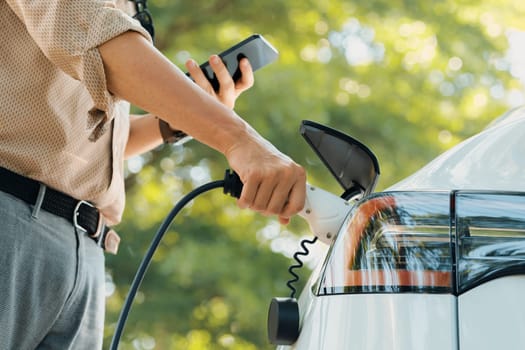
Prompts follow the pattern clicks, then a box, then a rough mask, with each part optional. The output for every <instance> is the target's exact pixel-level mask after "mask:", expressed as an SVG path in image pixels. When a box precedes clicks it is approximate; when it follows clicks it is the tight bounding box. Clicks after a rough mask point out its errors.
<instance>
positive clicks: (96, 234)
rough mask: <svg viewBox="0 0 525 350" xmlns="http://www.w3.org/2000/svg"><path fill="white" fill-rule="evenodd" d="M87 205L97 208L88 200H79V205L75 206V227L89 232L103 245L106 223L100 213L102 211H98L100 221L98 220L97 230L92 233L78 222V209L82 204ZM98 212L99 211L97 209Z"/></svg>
mask: <svg viewBox="0 0 525 350" xmlns="http://www.w3.org/2000/svg"><path fill="white" fill-rule="evenodd" d="M83 204H84V205H87V206H88V207H91V208H94V209H96V208H95V206H94V205H93V204H91V203H89V202H87V201H84V200H82V201H78V203H77V205H76V206H75V209H74V210H73V225H74V226H75V228H77V229H79V230H81V231H83V232H85V233H87V234H88V236H90V237H91V238H96V242H97V244H98V245H101V244H102V239H101V238H102V237H101V236H102V232H103V231H104V228H105V226H106V225H105V224H104V218H103V217H102V215H100V213H98V221H97V230H96V231H95V232H93V233H90V232H88V230H86V229H85V228H84V227H82V226H80V224H79V223H78V214H79V212H78V210H79V209H80V207H81V206H82V205H83ZM97 212H98V211H97Z"/></svg>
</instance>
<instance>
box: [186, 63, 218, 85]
mask: <svg viewBox="0 0 525 350" xmlns="http://www.w3.org/2000/svg"><path fill="white" fill-rule="evenodd" d="M186 69H187V70H188V73H190V75H191V77H192V78H193V80H194V81H195V83H197V85H199V86H200V87H201V88H203V89H204V90H205V91H207V92H208V93H213V87H212V86H211V84H210V82H209V81H208V79H207V78H206V76H205V75H204V72H203V71H202V70H201V67H199V65H198V64H197V62H195V61H194V60H191V59H190V60H188V61H186Z"/></svg>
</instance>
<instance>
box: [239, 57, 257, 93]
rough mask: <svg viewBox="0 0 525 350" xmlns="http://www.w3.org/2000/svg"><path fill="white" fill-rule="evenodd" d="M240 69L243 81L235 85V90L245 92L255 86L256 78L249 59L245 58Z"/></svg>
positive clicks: (240, 63) (240, 80)
mask: <svg viewBox="0 0 525 350" xmlns="http://www.w3.org/2000/svg"><path fill="white" fill-rule="evenodd" d="M239 69H240V70H241V73H242V75H241V79H239V81H237V82H236V83H235V88H236V89H237V90H238V91H239V92H243V91H246V90H248V89H249V88H251V87H252V86H253V83H254V78H253V70H252V66H251V65H250V61H248V59H247V58H243V59H241V60H240V62H239Z"/></svg>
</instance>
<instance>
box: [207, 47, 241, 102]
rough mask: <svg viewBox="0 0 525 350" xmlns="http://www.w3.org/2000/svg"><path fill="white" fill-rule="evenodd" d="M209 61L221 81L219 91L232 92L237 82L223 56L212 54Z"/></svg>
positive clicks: (223, 92) (222, 92)
mask: <svg viewBox="0 0 525 350" xmlns="http://www.w3.org/2000/svg"><path fill="white" fill-rule="evenodd" d="M209 62H210V66H211V69H212V70H213V72H214V73H215V76H216V77H217V80H218V81H219V87H220V89H219V92H220V93H221V94H225V93H231V92H232V91H233V90H234V89H235V84H234V83H233V79H232V77H231V75H230V72H228V69H227V68H226V66H225V65H224V63H223V62H222V60H221V58H220V57H219V56H217V55H212V56H211V57H210V59H209Z"/></svg>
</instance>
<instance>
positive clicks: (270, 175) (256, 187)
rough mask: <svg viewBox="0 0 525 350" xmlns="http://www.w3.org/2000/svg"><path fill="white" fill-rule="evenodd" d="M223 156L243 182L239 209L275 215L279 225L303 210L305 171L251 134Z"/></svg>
mask: <svg viewBox="0 0 525 350" xmlns="http://www.w3.org/2000/svg"><path fill="white" fill-rule="evenodd" d="M225 156H226V158H227V159H228V161H229V163H230V166H231V167H232V168H233V170H235V172H236V173H237V174H238V175H239V177H240V179H241V181H242V182H243V190H242V193H241V197H240V198H239V200H238V205H239V207H240V208H250V209H252V210H255V211H257V212H259V213H261V214H263V215H266V216H269V215H277V216H279V221H280V222H281V224H287V223H288V222H289V221H290V217H291V216H293V215H294V214H296V213H298V212H299V211H301V210H302V209H303V207H304V203H305V196H306V172H305V170H304V169H303V168H302V167H301V166H300V165H298V164H297V163H295V162H294V161H293V160H292V159H290V158H289V157H288V156H286V155H284V154H283V153H281V152H280V151H279V150H277V149H276V148H275V147H274V146H273V145H272V144H271V143H269V142H268V141H267V140H265V139H263V138H262V137H261V136H259V135H258V134H257V133H256V132H255V131H253V133H250V136H249V137H247V138H246V139H245V140H242V141H241V140H239V142H237V143H235V144H234V145H233V146H231V147H230V148H229V149H228V150H227V152H225Z"/></svg>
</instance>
